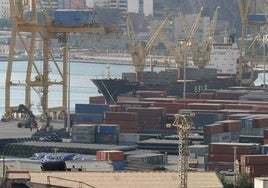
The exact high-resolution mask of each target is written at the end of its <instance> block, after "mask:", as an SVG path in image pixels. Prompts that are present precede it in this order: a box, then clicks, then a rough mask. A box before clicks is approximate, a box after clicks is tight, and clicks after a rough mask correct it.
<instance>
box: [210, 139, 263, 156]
mask: <svg viewBox="0 0 268 188" xmlns="http://www.w3.org/2000/svg"><path fill="white" fill-rule="evenodd" d="M235 148H236V154H237V155H254V154H257V153H258V150H259V149H258V148H259V144H256V143H229V142H228V143H227V142H214V143H210V144H209V153H210V154H212V153H213V154H234V150H235Z"/></svg>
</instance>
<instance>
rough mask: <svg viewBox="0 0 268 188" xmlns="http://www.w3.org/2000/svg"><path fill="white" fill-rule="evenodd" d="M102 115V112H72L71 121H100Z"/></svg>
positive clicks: (76, 122)
mask: <svg viewBox="0 0 268 188" xmlns="http://www.w3.org/2000/svg"><path fill="white" fill-rule="evenodd" d="M102 121H103V115H102V114H74V116H73V122H74V124H78V123H91V122H92V123H102Z"/></svg>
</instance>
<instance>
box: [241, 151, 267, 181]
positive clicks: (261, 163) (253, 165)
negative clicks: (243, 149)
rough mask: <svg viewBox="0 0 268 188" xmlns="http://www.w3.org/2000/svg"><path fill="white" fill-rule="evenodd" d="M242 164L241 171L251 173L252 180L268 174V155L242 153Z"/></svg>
mask: <svg viewBox="0 0 268 188" xmlns="http://www.w3.org/2000/svg"><path fill="white" fill-rule="evenodd" d="M240 164H241V165H240V166H241V171H242V172H246V173H247V174H249V177H250V179H251V180H253V179H254V177H263V176H267V174H268V155H242V156H241V162H240Z"/></svg>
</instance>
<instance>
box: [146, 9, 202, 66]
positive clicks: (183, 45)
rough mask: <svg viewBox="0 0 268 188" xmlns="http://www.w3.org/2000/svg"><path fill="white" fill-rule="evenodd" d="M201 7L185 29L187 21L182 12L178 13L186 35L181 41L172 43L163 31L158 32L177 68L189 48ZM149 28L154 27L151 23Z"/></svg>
mask: <svg viewBox="0 0 268 188" xmlns="http://www.w3.org/2000/svg"><path fill="white" fill-rule="evenodd" d="M203 9H204V8H203V7H201V8H200V11H199V13H198V15H197V17H196V18H195V20H194V23H193V24H192V26H191V28H190V29H189V30H187V29H188V28H189V27H188V26H186V25H187V22H186V21H185V18H184V16H183V14H182V13H180V21H181V22H182V23H184V24H183V25H184V26H185V28H184V29H185V33H187V37H186V39H185V40H183V41H178V42H177V44H176V45H173V44H172V43H171V42H170V41H169V40H168V39H167V38H166V37H165V36H164V34H163V33H160V35H159V38H160V40H161V41H162V42H163V44H164V45H165V47H166V48H167V49H168V50H169V52H170V54H171V55H172V56H173V57H174V60H175V64H176V66H177V67H178V68H183V66H184V63H185V59H186V55H187V52H188V49H189V48H190V46H191V44H192V43H193V41H194V35H195V32H196V30H197V27H198V23H199V20H200V18H201V15H202V12H203ZM150 26H151V28H155V26H153V25H152V24H150ZM186 30H187V31H186Z"/></svg>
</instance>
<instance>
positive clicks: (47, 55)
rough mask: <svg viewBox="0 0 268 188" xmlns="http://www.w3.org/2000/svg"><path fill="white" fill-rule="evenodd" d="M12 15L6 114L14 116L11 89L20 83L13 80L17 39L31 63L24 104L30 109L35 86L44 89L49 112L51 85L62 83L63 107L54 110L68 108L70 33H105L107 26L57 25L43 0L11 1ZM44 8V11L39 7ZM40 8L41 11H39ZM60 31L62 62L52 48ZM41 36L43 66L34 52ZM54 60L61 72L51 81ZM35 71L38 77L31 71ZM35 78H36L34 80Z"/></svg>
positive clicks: (44, 106)
mask: <svg viewBox="0 0 268 188" xmlns="http://www.w3.org/2000/svg"><path fill="white" fill-rule="evenodd" d="M9 2H10V12H11V14H10V16H11V23H12V36H11V42H10V50H9V58H8V68H7V75H6V90H5V92H6V93H5V114H4V116H5V117H8V118H9V117H12V113H11V111H12V106H11V101H10V100H11V88H12V87H16V86H18V83H15V82H13V81H12V67H13V59H14V54H15V47H16V42H17V38H19V40H20V42H21V43H22V44H23V46H24V49H25V51H26V53H27V55H28V65H27V72H26V78H25V80H26V87H25V103H24V104H25V106H27V107H28V108H31V89H32V88H34V87H37V88H41V89H40V90H41V91H42V99H41V106H42V113H43V114H48V113H49V112H51V109H49V108H48V101H49V87H50V86H52V85H58V86H62V106H60V107H55V108H54V109H53V110H56V111H58V112H61V111H65V110H66V109H67V93H68V92H67V91H68V87H67V86H68V85H67V84H68V80H67V78H68V71H69V70H68V53H69V49H68V48H69V46H68V40H67V34H68V33H91V34H92V33H98V34H99V33H102V34H103V33H106V32H107V30H108V28H104V27H103V26H102V25H101V24H99V25H97V24H95V23H94V24H92V25H82V24H81V25H76V26H72V25H55V24H54V22H53V17H52V16H51V15H49V14H48V12H47V9H48V8H44V7H43V6H42V1H41V0H10V1H9ZM47 2H48V4H49V5H50V9H51V11H52V12H53V7H52V5H51V3H50V0H47ZM38 7H41V10H38ZM38 11H41V13H42V14H38ZM41 16H43V17H44V19H43V20H44V21H43V22H40V21H39V20H42V19H41ZM22 32H27V33H29V34H30V38H31V41H30V44H29V45H27V42H26V41H25V39H24V38H23V36H22ZM58 34H60V35H62V36H63V40H62V41H63V44H60V45H62V46H63V47H62V49H63V60H62V61H63V63H62V65H60V64H58V63H57V62H56V60H55V58H54V55H53V52H52V50H50V44H51V40H52V39H56V36H57V35H58ZM38 35H39V36H40V37H41V39H42V40H43V66H42V67H41V68H40V66H37V64H36V63H35V61H34V55H35V52H36V42H37V41H36V39H37V36H38ZM51 62H52V63H54V65H55V67H56V71H57V72H58V74H59V75H60V79H61V80H59V81H52V80H50V79H49V68H50V66H49V63H51ZM33 73H35V74H36V76H33V75H32V74H33ZM33 78H35V79H33Z"/></svg>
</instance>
